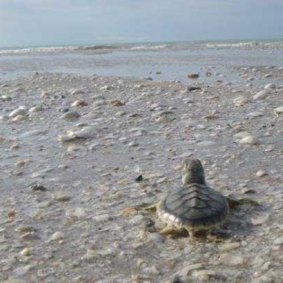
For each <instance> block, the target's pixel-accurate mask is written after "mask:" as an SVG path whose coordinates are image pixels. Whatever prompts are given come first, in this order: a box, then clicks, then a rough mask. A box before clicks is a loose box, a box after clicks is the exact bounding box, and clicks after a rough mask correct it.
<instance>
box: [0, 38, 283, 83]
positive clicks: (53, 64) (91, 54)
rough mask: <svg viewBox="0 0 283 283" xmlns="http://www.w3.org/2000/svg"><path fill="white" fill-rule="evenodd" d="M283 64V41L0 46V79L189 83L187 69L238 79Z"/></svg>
mask: <svg viewBox="0 0 283 283" xmlns="http://www.w3.org/2000/svg"><path fill="white" fill-rule="evenodd" d="M241 66H246V67H249V66H279V67H280V66H283V40H264V41H263V40H258V41H251V40H250V41H249V40H245V41H206V42H205V41H203V42H174V43H166V42H165V43H138V44H137V43H136V44H112V45H85V46H45V47H25V48H15V47H13V48H0V79H1V80H10V79H14V78H16V77H19V76H26V75H30V74H31V73H34V72H63V73H75V74H81V75H93V74H97V75H105V76H122V77H123V76H130V77H137V78H145V77H151V78H153V79H154V80H178V81H182V82H187V81H188V79H187V74H188V73H199V74H200V81H202V78H204V77H205V76H203V75H204V73H205V72H206V71H207V70H213V72H214V73H215V74H217V77H214V78H211V79H208V78H205V81H206V82H207V83H210V81H211V80H213V79H223V78H224V79H225V81H227V82H232V83H236V82H238V81H239V78H238V77H237V75H236V73H235V72H234V70H235V68H237V67H241Z"/></svg>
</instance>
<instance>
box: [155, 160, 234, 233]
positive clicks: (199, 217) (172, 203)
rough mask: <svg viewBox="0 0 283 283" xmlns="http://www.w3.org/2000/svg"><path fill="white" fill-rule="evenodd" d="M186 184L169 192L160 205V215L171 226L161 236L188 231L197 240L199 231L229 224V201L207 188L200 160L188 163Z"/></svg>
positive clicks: (185, 171) (185, 172) (183, 174)
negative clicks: (225, 222)
mask: <svg viewBox="0 0 283 283" xmlns="http://www.w3.org/2000/svg"><path fill="white" fill-rule="evenodd" d="M182 182H183V186H182V187H181V188H179V189H177V190H174V191H172V192H169V194H167V196H166V197H165V198H164V199H162V200H161V201H160V202H159V203H158V204H157V207H156V209H157V215H158V217H159V218H160V220H161V221H162V222H164V223H166V224H167V226H166V227H165V228H164V229H163V230H162V231H161V232H160V233H161V234H172V233H175V232H178V231H180V230H183V229H185V230H187V232H188V234H189V236H190V238H193V237H194V234H195V232H198V231H203V230H204V231H209V230H212V229H214V228H216V227H217V226H219V225H220V224H221V223H223V222H224V221H225V219H226V217H227V215H228V212H229V205H228V199H227V198H226V197H225V196H223V195H222V194H220V193H219V192H216V191H215V190H213V189H212V188H210V187H208V186H207V185H206V183H205V174H204V169H203V167H202V164H201V162H200V161H199V160H198V159H193V160H190V161H188V160H185V161H184V164H183V168H182Z"/></svg>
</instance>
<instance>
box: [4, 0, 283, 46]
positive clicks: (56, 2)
mask: <svg viewBox="0 0 283 283" xmlns="http://www.w3.org/2000/svg"><path fill="white" fill-rule="evenodd" d="M270 38H271V39H272V38H283V0H0V47H8V46H47V45H77V44H103V43H107V44H109V43H120V42H161V41H162V42H167V41H195V40H233V39H270Z"/></svg>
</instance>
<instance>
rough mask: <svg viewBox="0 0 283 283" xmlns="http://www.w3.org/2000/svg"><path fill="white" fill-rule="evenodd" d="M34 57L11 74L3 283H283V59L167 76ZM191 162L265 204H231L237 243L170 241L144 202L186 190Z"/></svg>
mask: <svg viewBox="0 0 283 283" xmlns="http://www.w3.org/2000/svg"><path fill="white" fill-rule="evenodd" d="M101 56H104V55H101ZM163 56H166V54H165V55H164V54H163ZM269 56H272V54H271V55H269ZM1 60H2V62H3V61H4V60H6V59H5V58H2V59H1ZM15 60H16V59H15ZM24 60H26V59H25V57H22V61H21V64H20V63H19V65H18V66H21V67H20V68H23V69H25V68H26V69H28V70H29V71H30V73H29V74H24V75H23V74H22V75H21V76H17V77H14V78H11V77H10V78H9V75H6V76H5V75H3V77H2V79H1V80H0V153H1V159H0V170H1V178H0V192H1V193H0V194H1V198H0V253H1V257H0V282H6V283H8V282H9V283H24V282H27V283H32V282H44V283H47V282H50V283H51V282H52V283H53V282H81V283H87V282H89V283H91V282H93V283H94V282H95V283H111V282H113V283H127V282H129V283H130V282H131V283H134V282H137V283H141V282H143V283H149V282H152V283H153V282H164V283H166V282H167V283H169V282H172V283H173V282H175V283H177V282H252V283H264V282H274V283H280V282H283V177H282V164H283V152H282V149H283V139H282V134H283V85H282V77H283V68H282V66H280V65H278V66H274V65H273V64H270V65H268V64H266V65H259V66H255V65H253V64H250V66H242V65H240V64H238V65H236V64H235V65H233V64H232V63H231V64H230V66H229V68H230V73H229V72H228V71H227V70H226V72H227V73H218V70H217V68H209V67H207V68H206V67H203V66H202V67H201V68H202V69H197V72H198V71H199V70H200V73H201V76H200V79H199V80H198V79H197V80H190V79H188V78H187V74H188V73H189V71H193V70H191V69H190V70H188V73H183V76H184V78H186V80H185V79H180V80H178V79H177V78H173V79H172V80H167V81H166V80H163V78H162V77H161V79H162V80H156V77H158V75H156V73H155V74H153V76H154V79H153V80H150V78H147V79H146V78H145V77H149V76H150V74H149V73H146V72H144V73H142V72H141V73H140V75H141V76H140V78H134V77H135V76H134V75H133V76H134V77H129V76H128V77H126V75H129V74H125V77H124V76H123V77H121V76H120V77H118V76H100V75H93V74H91V75H90V74H88V75H86V74H80V73H79V72H77V74H75V73H73V74H70V73H69V74H68V73H64V72H45V71H42V70H40V69H39V70H38V71H37V72H35V70H34V69H33V68H31V69H30V65H28V64H26V63H25V62H24ZM40 60H44V59H42V58H41V59H40ZM273 60H274V61H276V57H274V58H273ZM55 61H56V59H54V60H53V61H52V62H55ZM69 61H70V62H72V60H71V59H69ZM11 62H12V61H11ZM13 62H14V64H15V61H13ZM7 64H8V63H7ZM7 64H6V66H11V65H9V64H8V65H7ZM58 64H60V63H58ZM203 65H205V63H203ZM208 66H209V65H208ZM2 67H3V66H2ZM16 67H17V64H15V65H14V68H15V69H17V68H16ZM55 69H56V66H55ZM154 70H155V72H156V71H159V70H158V69H157V68H156V67H155V69H154ZM162 71H164V70H163V69H162V66H161V67H160V72H162ZM169 71H170V70H169V69H168V72H167V73H169ZM222 71H223V69H222ZM4 72H6V74H7V72H9V71H8V68H7V69H6V70H5V71H4V69H3V73H4ZM207 72H209V73H207ZM93 73H95V72H93ZM136 77H139V76H136ZM142 77H144V78H142ZM230 78H237V80H239V83H233V82H232V79H231V80H230ZM190 86H194V87H198V88H199V89H196V90H190V88H189V87H190ZM187 157H196V158H199V159H200V160H201V161H202V162H203V165H204V169H205V172H206V177H207V182H208V184H209V185H210V186H211V187H212V188H214V189H215V190H217V191H219V192H221V193H223V194H224V195H226V196H228V195H229V196H233V197H235V198H237V199H246V198H248V199H251V200H253V201H254V202H256V203H257V205H256V204H255V203H254V204H253V205H252V204H251V203H247V204H246V205H241V206H239V207H237V208H236V209H235V210H232V211H231V213H230V215H229V217H228V220H227V222H226V223H225V224H224V225H223V226H222V227H220V228H219V230H220V232H221V231H222V232H224V233H225V235H226V236H225V237H224V238H222V237H219V238H218V240H216V241H212V240H209V239H206V238H200V239H198V240H196V241H195V242H191V241H189V239H188V238H187V237H181V238H177V239H172V238H170V237H163V236H161V235H160V234H159V233H158V232H159V230H160V228H161V227H162V223H160V221H159V220H158V219H157V217H156V215H155V214H150V213H146V212H145V211H143V210H141V209H138V206H139V205H142V204H153V203H155V202H156V201H157V200H158V199H160V198H161V197H162V196H163V195H164V194H165V193H166V192H168V191H170V190H174V189H175V188H178V187H180V186H181V172H180V166H181V164H182V160H183V159H184V158H187ZM140 175H142V180H141V181H139V182H137V177H139V176H140ZM220 232H219V233H220ZM216 233H217V231H216Z"/></svg>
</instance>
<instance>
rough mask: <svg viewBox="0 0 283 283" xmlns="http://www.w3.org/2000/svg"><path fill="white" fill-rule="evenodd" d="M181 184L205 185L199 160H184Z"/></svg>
mask: <svg viewBox="0 0 283 283" xmlns="http://www.w3.org/2000/svg"><path fill="white" fill-rule="evenodd" d="M182 182H183V185H187V184H192V183H196V184H203V185H205V175H204V170H203V167H202V165H201V162H200V161H199V159H192V160H188V159H186V160H184V163H183V167H182Z"/></svg>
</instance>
